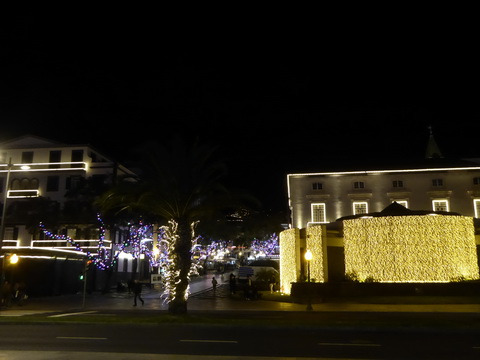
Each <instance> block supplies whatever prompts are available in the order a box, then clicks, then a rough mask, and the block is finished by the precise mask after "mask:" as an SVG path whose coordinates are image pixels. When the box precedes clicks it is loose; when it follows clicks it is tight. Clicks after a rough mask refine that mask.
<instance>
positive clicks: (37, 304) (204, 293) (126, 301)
mask: <svg viewBox="0 0 480 360" xmlns="http://www.w3.org/2000/svg"><path fill="white" fill-rule="evenodd" d="M211 279H212V275H207V276H203V277H198V278H195V279H193V280H192V282H191V284H190V292H191V295H190V297H189V299H188V311H239V312H242V311H270V312H272V311H273V312H275V311H301V312H305V311H306V304H299V303H293V302H291V301H290V298H289V297H288V296H286V297H285V301H278V297H277V300H275V301H271V300H254V301H249V300H245V299H243V298H242V296H240V295H237V296H234V297H232V296H231V295H230V293H229V286H228V276H227V275H225V278H224V279H222V278H221V277H220V276H216V279H217V281H218V285H217V291H216V293H215V294H213V290H212V288H211ZM161 294H162V290H161V289H160V288H159V287H155V288H148V287H144V288H143V291H142V297H143V299H144V300H145V305H143V306H142V305H141V304H140V303H139V305H138V306H137V307H134V306H133V293H130V294H129V293H128V292H127V291H125V292H117V291H115V290H111V291H110V292H109V293H106V294H101V293H92V294H86V295H85V297H84V296H83V294H81V293H79V294H74V295H62V296H51V297H41V298H30V299H28V300H27V302H26V303H25V304H24V305H23V306H16V305H12V306H10V307H8V308H2V309H1V311H0V316H21V315H27V314H32V313H45V312H75V311H102V310H110V311H111V310H122V311H123V310H130V311H148V310H155V311H167V310H168V305H167V304H166V302H165V301H164V300H163V299H162V298H161ZM266 297H267V296H266ZM312 307H313V311H315V312H404V313H406V312H410V313H420V312H424V313H442V312H443V313H472V314H480V303H472V304H468V303H448V304H433V303H432V304H402V303H398V304H393V303H392V304H380V303H360V302H355V300H352V301H348V300H343V301H341V302H339V301H338V302H335V301H330V302H323V303H318V304H316V303H314V304H312Z"/></svg>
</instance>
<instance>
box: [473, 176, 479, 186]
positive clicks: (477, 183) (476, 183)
mask: <svg viewBox="0 0 480 360" xmlns="http://www.w3.org/2000/svg"><path fill="white" fill-rule="evenodd" d="M473 185H480V176H477V177H474V178H473Z"/></svg>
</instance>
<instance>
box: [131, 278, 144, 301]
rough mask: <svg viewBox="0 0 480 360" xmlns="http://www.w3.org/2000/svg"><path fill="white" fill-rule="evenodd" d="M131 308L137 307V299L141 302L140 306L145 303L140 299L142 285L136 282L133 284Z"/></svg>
mask: <svg viewBox="0 0 480 360" xmlns="http://www.w3.org/2000/svg"><path fill="white" fill-rule="evenodd" d="M133 293H134V297H133V306H137V298H138V299H139V300H140V301H141V302H142V305H143V304H144V303H145V302H144V301H143V299H142V283H140V282H139V281H138V280H135V281H134V282H133Z"/></svg>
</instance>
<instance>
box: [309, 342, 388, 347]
mask: <svg viewBox="0 0 480 360" xmlns="http://www.w3.org/2000/svg"><path fill="white" fill-rule="evenodd" d="M318 345H321V346H373V347H378V346H382V345H380V344H372V343H365V344H360V343H358V344H357V343H318Z"/></svg>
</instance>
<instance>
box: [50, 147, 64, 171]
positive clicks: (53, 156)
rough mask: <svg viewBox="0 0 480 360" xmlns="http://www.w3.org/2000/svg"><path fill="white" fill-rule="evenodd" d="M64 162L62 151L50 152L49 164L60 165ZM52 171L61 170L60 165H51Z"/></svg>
mask: <svg viewBox="0 0 480 360" xmlns="http://www.w3.org/2000/svg"><path fill="white" fill-rule="evenodd" d="M61 160H62V151H61V150H52V151H50V159H49V162H51V163H59V162H60V161H61ZM49 167H50V168H51V169H55V168H59V167H60V164H50V166H49Z"/></svg>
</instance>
